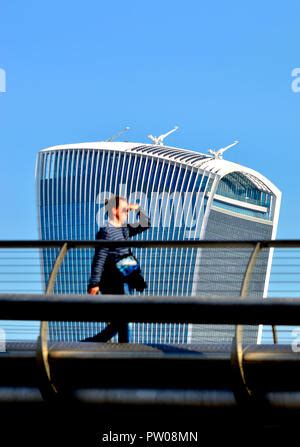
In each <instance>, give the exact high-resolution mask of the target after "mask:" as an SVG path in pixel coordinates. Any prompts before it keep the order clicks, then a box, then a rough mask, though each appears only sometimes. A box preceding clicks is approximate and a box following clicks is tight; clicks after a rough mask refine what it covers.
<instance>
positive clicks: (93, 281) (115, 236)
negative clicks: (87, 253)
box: [88, 210, 151, 289]
mask: <svg viewBox="0 0 300 447" xmlns="http://www.w3.org/2000/svg"><path fill="white" fill-rule="evenodd" d="M137 216H138V217H139V223H138V225H136V224H135V225H133V224H126V225H125V226H122V227H116V226H114V225H113V224H112V223H111V222H108V224H107V225H106V227H101V228H100V229H99V231H98V233H97V235H96V239H101V240H106V241H124V240H127V239H128V238H129V237H133V236H135V235H137V234H138V233H141V232H143V231H145V230H147V229H148V228H150V226H151V223H150V219H149V218H148V217H147V216H146V215H145V214H144V213H143V212H142V211H141V210H139V211H138V212H137ZM130 254H131V249H130V247H111V248H109V247H101V248H96V249H95V253H94V257H93V262H92V268H91V276H90V280H89V284H88V289H90V288H91V287H95V286H99V283H100V281H101V279H102V274H103V272H104V267H105V265H106V264H107V263H112V264H113V265H115V264H116V262H117V261H118V260H119V259H120V258H121V257H122V256H124V255H125V256H126V255H130Z"/></svg>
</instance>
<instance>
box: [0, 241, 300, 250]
mask: <svg viewBox="0 0 300 447" xmlns="http://www.w3.org/2000/svg"><path fill="white" fill-rule="evenodd" d="M65 243H67V244H68V248H69V249H70V248H99V247H136V248H144V247H166V248H168V247H178V248H194V247H195V248H197V247H199V248H212V249H213V248H232V247H233V248H250V247H255V246H256V244H257V243H260V246H261V249H264V248H300V240H299V239H277V240H222V241H211V240H184V241H182V240H172V241H170V240H168V241H158V240H147V241H141V240H127V241H108V240H102V239H97V240H92V241H91V240H86V241H83V240H81V241H76V240H67V239H65V240H51V241H50V240H49V241H41V240H0V249H2V248H57V247H62V246H63V245H64V244H65Z"/></svg>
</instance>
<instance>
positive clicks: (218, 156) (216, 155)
mask: <svg viewBox="0 0 300 447" xmlns="http://www.w3.org/2000/svg"><path fill="white" fill-rule="evenodd" d="M237 144H239V141H237V140H236V141H234V142H233V143H232V144H229V146H226V147H222V148H221V149H219V150H218V151H213V150H212V149H208V152H209V153H210V154H212V155H213V156H214V158H215V160H222V159H223V153H224V152H225V151H227V150H228V149H229V148H230V147H233V146H236V145H237Z"/></svg>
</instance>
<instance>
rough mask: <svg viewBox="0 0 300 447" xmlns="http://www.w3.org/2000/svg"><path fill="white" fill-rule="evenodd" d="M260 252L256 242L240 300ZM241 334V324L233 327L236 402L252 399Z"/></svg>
mask: <svg viewBox="0 0 300 447" xmlns="http://www.w3.org/2000/svg"><path fill="white" fill-rule="evenodd" d="M260 251H261V243H260V242H257V243H256V245H255V247H254V249H253V251H252V253H251V256H250V259H249V262H248V265H247V268H246V271H245V275H244V279H243V284H242V287H241V293H240V296H241V298H242V299H243V298H245V297H247V296H248V293H249V286H250V281H251V278H252V275H253V270H254V267H255V265H256V261H257V258H258V255H259V253H260ZM243 334H244V327H243V325H241V324H237V325H236V327H235V336H234V339H233V346H232V356H231V361H232V364H233V367H234V370H235V372H236V375H237V383H238V387H237V389H236V392H235V396H236V398H237V399H238V400H241V399H242V400H246V399H249V398H251V397H253V392H252V390H251V389H250V388H249V387H248V384H247V381H246V377H245V371H244V364H243Z"/></svg>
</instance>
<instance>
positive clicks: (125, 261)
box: [116, 255, 141, 279]
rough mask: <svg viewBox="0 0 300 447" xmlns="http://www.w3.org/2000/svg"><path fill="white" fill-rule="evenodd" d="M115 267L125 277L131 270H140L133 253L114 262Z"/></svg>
mask: <svg viewBox="0 0 300 447" xmlns="http://www.w3.org/2000/svg"><path fill="white" fill-rule="evenodd" d="M116 267H117V268H118V270H119V271H120V273H121V274H122V276H123V277H124V278H125V279H126V278H127V277H128V276H129V275H131V274H132V273H133V272H136V271H140V270H141V269H140V266H139V263H138V261H137V259H136V258H135V257H134V256H133V255H129V256H126V257H124V258H121V259H120V260H119V261H118V262H116Z"/></svg>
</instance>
